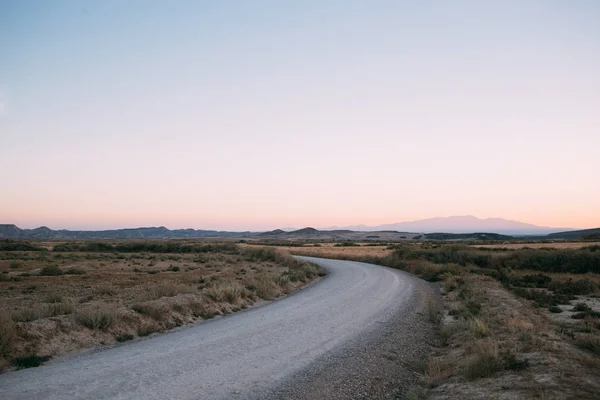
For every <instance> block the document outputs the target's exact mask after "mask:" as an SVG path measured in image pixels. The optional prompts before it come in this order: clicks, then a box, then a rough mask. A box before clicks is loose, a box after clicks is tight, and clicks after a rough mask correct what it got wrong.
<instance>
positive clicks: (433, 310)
mask: <svg viewBox="0 0 600 400" xmlns="http://www.w3.org/2000/svg"><path fill="white" fill-rule="evenodd" d="M427 316H428V317H429V322H431V323H433V324H435V325H439V324H440V323H441V322H442V318H443V316H444V314H443V312H442V310H440V309H439V307H437V306H436V304H435V303H434V302H432V301H430V302H429V303H427Z"/></svg>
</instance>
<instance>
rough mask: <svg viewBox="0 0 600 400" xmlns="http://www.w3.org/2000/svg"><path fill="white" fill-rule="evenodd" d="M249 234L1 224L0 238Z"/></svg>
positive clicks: (161, 227)
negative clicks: (82, 229) (69, 228)
mask: <svg viewBox="0 0 600 400" xmlns="http://www.w3.org/2000/svg"><path fill="white" fill-rule="evenodd" d="M247 234H250V232H226V231H213V230H198V229H175V230H170V229H168V228H165V227H164V226H160V227H151V228H130V229H114V230H104V231H70V230H66V229H61V230H52V229H50V228H48V227H46V226H41V227H39V228H35V229H21V228H19V227H17V226H16V225H12V224H0V238H10V239H14V238H22V239H168V238H194V237H227V236H243V235H247Z"/></svg>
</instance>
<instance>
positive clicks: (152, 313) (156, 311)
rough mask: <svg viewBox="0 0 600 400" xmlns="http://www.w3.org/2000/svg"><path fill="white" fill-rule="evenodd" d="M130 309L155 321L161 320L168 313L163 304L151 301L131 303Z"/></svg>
mask: <svg viewBox="0 0 600 400" xmlns="http://www.w3.org/2000/svg"><path fill="white" fill-rule="evenodd" d="M131 309H132V310H133V311H136V312H138V313H140V314H142V315H146V316H148V317H150V318H152V319H155V320H157V321H161V320H163V319H164V318H165V317H166V315H167V314H168V310H167V309H166V308H165V307H164V306H161V305H158V304H153V303H137V304H134V305H132V306H131Z"/></svg>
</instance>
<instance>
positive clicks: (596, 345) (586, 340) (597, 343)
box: [575, 334, 600, 355]
mask: <svg viewBox="0 0 600 400" xmlns="http://www.w3.org/2000/svg"><path fill="white" fill-rule="evenodd" d="M575 345H576V346H577V347H579V348H580V349H583V350H587V351H589V352H592V353H594V354H598V355H600V338H598V337H597V336H594V335H589V334H582V335H578V337H577V339H576V340H575Z"/></svg>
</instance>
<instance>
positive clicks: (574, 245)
mask: <svg viewBox="0 0 600 400" xmlns="http://www.w3.org/2000/svg"><path fill="white" fill-rule="evenodd" d="M599 245H600V242H552V243H550V242H548V243H518V242H515V243H503V244H485V245H477V244H472V245H471V247H477V248H484V249H510V250H514V249H526V248H529V249H581V248H582V247H588V246H599Z"/></svg>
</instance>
